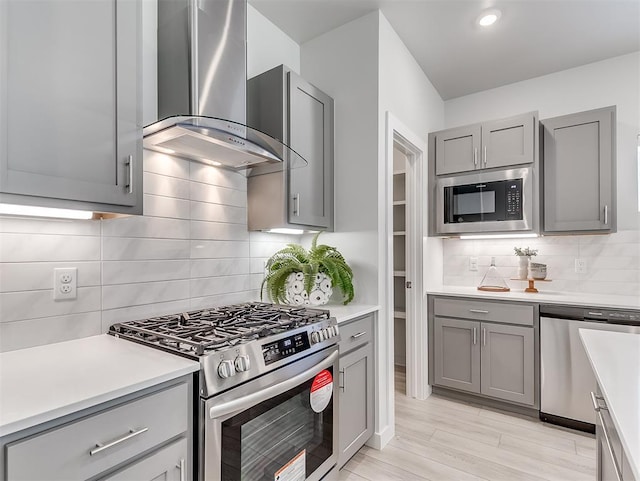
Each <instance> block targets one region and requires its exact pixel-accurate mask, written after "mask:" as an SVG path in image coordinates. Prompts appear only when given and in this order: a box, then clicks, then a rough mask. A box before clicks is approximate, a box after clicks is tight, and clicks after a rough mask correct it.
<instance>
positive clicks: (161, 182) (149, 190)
mask: <svg viewBox="0 0 640 481" xmlns="http://www.w3.org/2000/svg"><path fill="white" fill-rule="evenodd" d="M190 185H191V184H190V182H189V181H188V180H185V179H179V178H177V177H169V176H166V175H160V174H154V173H153V172H145V173H144V191H145V193H146V194H150V195H160V196H163V197H173V198H175V199H185V200H188V199H189V196H190V192H189V191H190Z"/></svg>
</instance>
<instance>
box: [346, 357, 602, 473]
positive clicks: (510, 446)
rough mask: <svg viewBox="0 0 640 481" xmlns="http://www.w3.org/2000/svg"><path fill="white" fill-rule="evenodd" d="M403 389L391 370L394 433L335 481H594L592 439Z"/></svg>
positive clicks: (362, 454)
mask: <svg viewBox="0 0 640 481" xmlns="http://www.w3.org/2000/svg"><path fill="white" fill-rule="evenodd" d="M404 391H405V377H404V371H403V370H400V369H398V368H396V396H395V399H396V431H395V432H396V435H395V437H394V438H393V440H391V442H390V443H389V444H388V445H387V446H386V447H385V448H384V449H383V450H382V451H377V450H375V449H371V448H369V447H367V446H365V447H363V448H362V449H361V450H360V452H358V453H357V454H356V455H355V456H354V457H353V458H352V459H351V460H350V461H349V462H348V463H347V464H346V465H345V466H344V468H343V469H342V470H341V471H340V478H339V479H340V481H362V480H370V481H384V480H403V481H406V480H424V479H428V480H432V481H454V480H455V481H465V480H491V481H493V480H504V481H519V480H523V481H525V480H526V481H528V480H531V481H534V480H553V481H593V480H595V467H596V443H595V438H594V436H591V435H588V434H581V433H578V432H575V431H571V430H568V429H563V428H557V427H555V426H551V425H549V424H546V423H542V422H540V421H537V420H535V419H531V418H527V417H524V416H518V415H512V414H507V413H504V412H499V411H495V410H491V409H488V408H483V407H479V406H475V405H471V404H466V403H460V402H456V401H451V400H448V399H446V398H444V397H440V396H436V395H431V396H430V397H429V398H427V399H426V400H424V401H418V400H415V399H410V398H408V397H407V396H405V394H404Z"/></svg>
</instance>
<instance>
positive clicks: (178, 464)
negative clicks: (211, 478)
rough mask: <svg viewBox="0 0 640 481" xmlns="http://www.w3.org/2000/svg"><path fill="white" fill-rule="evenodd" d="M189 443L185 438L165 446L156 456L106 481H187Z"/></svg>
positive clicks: (189, 466)
mask: <svg viewBox="0 0 640 481" xmlns="http://www.w3.org/2000/svg"><path fill="white" fill-rule="evenodd" d="M188 455H189V452H188V443H187V440H186V439H185V438H182V439H180V440H179V441H176V442H175V443H173V444H170V445H169V446H165V447H164V448H162V449H160V450H159V451H157V452H155V453H154V454H152V455H150V456H147V457H146V458H143V459H142V460H140V461H138V462H137V463H134V464H132V465H131V466H129V467H127V468H125V469H123V470H122V471H118V472H117V473H115V474H114V475H112V476H107V477H106V478H103V479H104V480H105V481H107V480H109V481H160V480H162V481H187V480H189V479H191V476H189V470H190V469H191V463H190V462H189V457H188Z"/></svg>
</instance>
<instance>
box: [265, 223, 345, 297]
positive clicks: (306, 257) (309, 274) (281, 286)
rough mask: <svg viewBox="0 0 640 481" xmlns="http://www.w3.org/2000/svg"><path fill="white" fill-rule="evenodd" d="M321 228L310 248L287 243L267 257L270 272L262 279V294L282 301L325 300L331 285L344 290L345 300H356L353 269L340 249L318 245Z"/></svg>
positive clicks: (267, 267) (329, 294)
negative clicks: (354, 297)
mask: <svg viewBox="0 0 640 481" xmlns="http://www.w3.org/2000/svg"><path fill="white" fill-rule="evenodd" d="M319 235H320V233H319V232H318V233H317V234H316V235H315V236H314V237H313V240H312V242H311V249H309V250H308V251H307V250H306V249H305V248H304V247H302V246H300V245H298V244H288V245H287V247H285V248H284V249H281V250H279V251H278V252H276V253H275V254H273V255H272V256H271V257H270V258H269V260H268V261H267V265H266V270H267V275H266V276H265V278H264V280H263V281H262V286H261V288H260V298H261V299H262V295H263V293H264V292H265V291H266V293H267V296H268V297H269V298H270V299H271V300H272V301H273V302H275V303H279V304H299V305H301V304H311V305H320V304H326V303H327V302H328V301H329V297H330V296H331V293H332V287H337V288H338V289H340V291H342V294H343V296H344V304H348V303H349V302H351V301H352V300H353V296H354V290H353V271H352V270H351V268H350V267H349V265H348V264H347V262H346V261H345V259H344V257H343V256H342V254H340V252H339V251H338V249H336V248H335V247H331V246H328V245H325V244H320V245H318V236H319Z"/></svg>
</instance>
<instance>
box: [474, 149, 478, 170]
mask: <svg viewBox="0 0 640 481" xmlns="http://www.w3.org/2000/svg"><path fill="white" fill-rule="evenodd" d="M473 165H475V166H477V165H478V147H474V148H473Z"/></svg>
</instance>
